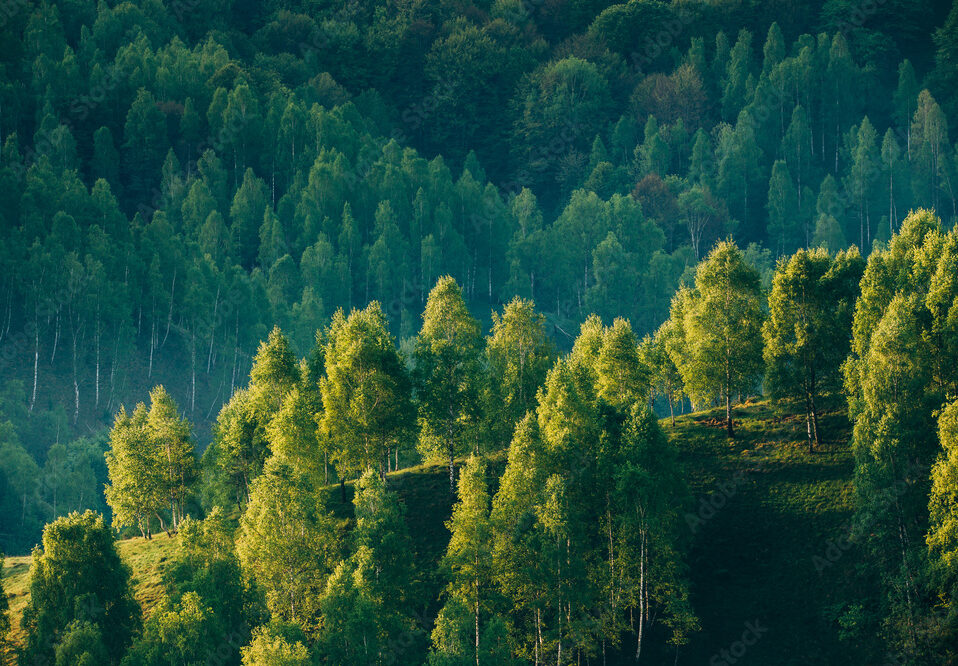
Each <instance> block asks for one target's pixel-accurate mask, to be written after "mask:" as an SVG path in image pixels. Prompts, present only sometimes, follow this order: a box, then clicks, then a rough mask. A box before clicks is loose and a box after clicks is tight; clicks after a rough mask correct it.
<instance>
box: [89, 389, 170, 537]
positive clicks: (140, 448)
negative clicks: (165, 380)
mask: <svg viewBox="0 0 958 666" xmlns="http://www.w3.org/2000/svg"><path fill="white" fill-rule="evenodd" d="M146 420H147V409H146V405H144V404H143V403H140V404H138V405H137V406H136V409H134V410H133V413H132V414H127V412H126V410H125V409H123V408H122V407H121V408H120V411H119V413H118V414H117V416H116V420H115V421H114V423H113V429H112V430H111V431H110V450H109V451H108V452H107V454H106V464H107V470H108V471H109V475H110V484H109V485H108V486H107V487H106V488H105V489H104V494H105V495H106V501H107V504H109V505H110V508H111V509H112V510H113V525H114V526H115V527H123V526H124V525H136V526H137V528H138V529H139V530H140V534H141V535H142V536H143V537H149V536H150V535H151V534H152V528H151V526H150V522H151V520H152V517H153V516H154V515H156V514H157V513H158V512H159V511H161V510H162V509H163V507H164V505H165V504H166V497H165V496H164V495H163V491H162V488H163V476H162V471H161V468H159V467H158V466H157V465H156V462H157V461H156V456H155V451H154V450H153V447H152V443H151V441H150V438H149V435H148V433H147V428H146Z"/></svg>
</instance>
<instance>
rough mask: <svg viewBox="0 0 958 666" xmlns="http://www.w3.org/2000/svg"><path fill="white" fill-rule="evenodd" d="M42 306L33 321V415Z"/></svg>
mask: <svg viewBox="0 0 958 666" xmlns="http://www.w3.org/2000/svg"><path fill="white" fill-rule="evenodd" d="M39 310H40V306H39V304H37V305H36V307H35V308H34V321H33V393H31V394H30V409H29V410H28V411H29V412H30V413H33V406H34V405H36V404H37V379H38V376H39V369H40V313H39Z"/></svg>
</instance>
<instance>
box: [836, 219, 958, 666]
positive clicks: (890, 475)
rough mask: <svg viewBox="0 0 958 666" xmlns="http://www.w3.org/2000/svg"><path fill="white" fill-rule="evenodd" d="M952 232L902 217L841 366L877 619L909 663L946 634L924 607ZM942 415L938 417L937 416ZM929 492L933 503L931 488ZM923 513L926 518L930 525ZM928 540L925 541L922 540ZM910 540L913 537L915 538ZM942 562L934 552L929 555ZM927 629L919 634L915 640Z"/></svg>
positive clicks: (947, 383) (943, 401) (950, 342)
mask: <svg viewBox="0 0 958 666" xmlns="http://www.w3.org/2000/svg"><path fill="white" fill-rule="evenodd" d="M956 250H958V240H956V237H955V234H954V232H951V233H948V234H943V233H942V231H941V223H940V221H939V220H938V219H937V218H936V217H935V216H934V214H932V213H931V212H929V211H924V210H919V211H915V212H913V213H911V214H910V215H909V216H908V217H907V218H906V219H905V220H904V222H903V223H902V228H901V231H900V232H899V233H898V234H896V235H895V236H894V237H893V238H892V239H891V242H890V244H889V246H888V248H887V249H882V250H879V251H876V252H874V253H873V254H872V255H871V257H869V260H868V264H867V267H866V269H865V274H864V277H863V279H862V283H861V285H862V295H861V298H859V300H858V304H857V307H856V309H855V318H854V322H853V331H854V335H853V339H852V352H853V353H852V355H851V356H850V357H849V359H848V361H847V362H846V364H845V386H846V391H847V392H848V395H849V411H850V413H851V416H852V418H853V419H854V424H855V428H854V438H853V446H854V451H855V458H856V491H857V494H858V511H857V517H858V520H859V522H860V523H861V524H863V525H867V526H868V530H867V533H866V534H865V536H864V538H865V543H866V545H867V547H868V549H869V554H870V561H871V563H872V566H873V567H874V571H875V574H876V575H877V576H878V577H879V578H880V579H881V580H882V581H883V584H882V586H881V588H880V590H881V592H880V596H879V602H880V606H879V613H880V615H879V617H880V619H881V621H882V622H883V623H884V625H885V627H886V629H887V631H888V635H889V642H890V643H892V644H893V645H895V646H896V648H897V649H902V650H907V651H909V652H911V653H915V654H919V655H923V654H928V655H931V654H935V652H936V649H937V648H936V645H937V644H938V643H937V641H938V640H939V639H940V638H943V637H946V636H948V635H949V633H948V630H946V629H945V625H944V624H942V620H945V621H946V622H949V620H946V618H947V617H948V614H949V612H950V611H948V606H945V607H944V609H943V610H944V611H945V612H943V613H941V614H939V613H938V612H937V611H933V610H932V607H931V604H930V603H929V599H930V598H931V596H932V595H935V594H939V593H940V592H941V591H942V590H943V588H946V587H947V585H946V584H944V583H943V582H942V580H941V579H939V580H935V579H927V578H926V577H925V575H924V574H923V572H925V571H926V569H927V567H928V564H929V552H928V550H927V548H926V547H925V544H924V539H923V538H922V537H924V536H925V535H926V534H928V538H929V539H930V543H932V544H935V543H940V544H941V545H944V543H945V542H939V541H936V539H939V538H940V537H943V536H944V534H945V532H940V531H939V530H941V528H942V527H943V526H945V525H947V515H946V513H944V512H943V511H945V510H946V506H947V504H942V503H941V500H943V499H944V497H945V496H943V495H940V494H938V493H941V492H947V490H946V488H947V485H941V484H942V483H945V484H947V482H946V476H943V473H944V471H945V470H947V463H946V462H942V463H941V465H940V466H939V467H937V468H935V471H934V473H933V479H931V480H930V479H929V474H928V470H929V468H930V467H931V466H932V465H933V464H935V463H936V461H937V460H938V459H939V458H941V460H942V461H946V460H947V448H946V449H945V451H942V447H943V446H947V442H948V437H949V431H948V425H947V424H948V422H949V421H948V417H947V416H943V417H942V418H943V421H942V425H941V428H942V429H941V431H940V436H941V438H942V439H941V440H939V430H938V428H937V427H936V422H935V416H936V414H938V413H939V412H940V410H942V409H943V407H945V406H946V405H947V404H948V401H949V399H950V398H949V396H951V395H953V394H954V391H955V387H956V375H955V372H954V368H955V362H954V360H953V358H954V354H955V350H956V349H958V338H956V337H955V332H954V325H953V309H954V302H955V298H956V294H958V287H956V278H955V276H956V272H955V265H956V264H955V262H956V254H958V253H956ZM946 413H947V412H946ZM935 482H937V483H938V484H939V485H938V490H937V491H935V494H933V495H932V498H933V499H931V500H930V497H929V495H930V493H931V492H932V487H933V485H934V483H935ZM929 506H931V510H933V511H934V512H935V514H934V515H935V517H934V522H933V523H932V524H931V526H930V525H929V520H930V516H929V510H930V509H929ZM929 529H930V530H931V531H930V532H929ZM912 535H914V536H912ZM934 552H935V555H934V557H935V558H936V559H937V558H940V556H941V552H942V551H941V550H936V551H934ZM920 623H927V627H928V628H926V629H919V626H918V625H919V624H920Z"/></svg>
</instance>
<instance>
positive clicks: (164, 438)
mask: <svg viewBox="0 0 958 666" xmlns="http://www.w3.org/2000/svg"><path fill="white" fill-rule="evenodd" d="M146 428H147V433H148V436H149V438H150V441H151V443H152V444H153V446H155V447H156V454H155V455H156V457H157V464H158V466H159V467H160V469H161V470H162V475H163V485H162V489H161V492H162V494H163V495H164V496H165V497H166V498H167V500H168V502H169V505H170V515H171V518H172V521H173V530H174V531H175V530H176V529H177V528H178V527H179V524H180V521H182V519H183V517H184V515H183V512H184V509H185V506H184V505H185V503H186V498H187V496H188V494H189V492H190V490H191V489H192V485H193V482H194V481H195V479H196V461H195V459H194V456H193V438H192V433H191V430H192V428H191V426H190V423H189V421H187V420H186V419H185V418H183V417H181V416H180V414H179V410H178V408H177V406H176V403H175V402H173V398H172V397H170V394H169V393H167V392H166V389H165V388H163V387H162V386H157V387H156V388H154V389H153V390H152V391H150V411H149V412H148V413H147V416H146Z"/></svg>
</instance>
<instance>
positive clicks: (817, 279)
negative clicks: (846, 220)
mask: <svg viewBox="0 0 958 666" xmlns="http://www.w3.org/2000/svg"><path fill="white" fill-rule="evenodd" d="M864 268H865V266H864V261H863V260H862V258H861V256H860V255H859V254H858V250H857V249H856V248H852V249H851V250H848V251H841V252H839V253H838V255H837V256H835V257H834V258H833V257H832V256H830V255H829V254H828V251H827V250H823V249H817V250H799V251H798V252H796V253H795V254H794V255H792V256H791V257H789V258H783V259H781V260H779V264H778V267H777V269H776V271H775V277H774V278H773V281H772V291H771V294H770V295H769V298H768V305H769V316H768V319H767V320H766V322H765V325H764V326H763V328H762V335H763V339H764V341H765V351H764V354H765V366H766V370H765V375H766V380H765V386H766V387H767V389H768V390H769V393H770V394H771V396H772V397H774V398H776V399H777V400H797V401H801V402H802V403H803V404H804V408H805V417H806V419H805V420H806V426H807V428H806V429H807V432H808V450H809V453H811V452H812V444H813V443H814V444H816V445H820V444H821V434H820V432H819V425H818V412H819V408H818V403H817V402H816V400H817V399H819V398H820V397H821V396H822V394H823V393H825V392H835V391H837V390H839V388H840V384H841V382H840V380H841V375H840V368H841V363H842V362H843V361H844V359H845V357H846V356H847V355H848V352H849V345H848V343H847V341H848V340H849V339H850V333H851V326H852V315H853V312H854V307H855V306H854V304H855V301H856V300H857V297H858V290H859V287H858V284H859V282H861V277H862V273H863V272H864Z"/></svg>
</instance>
